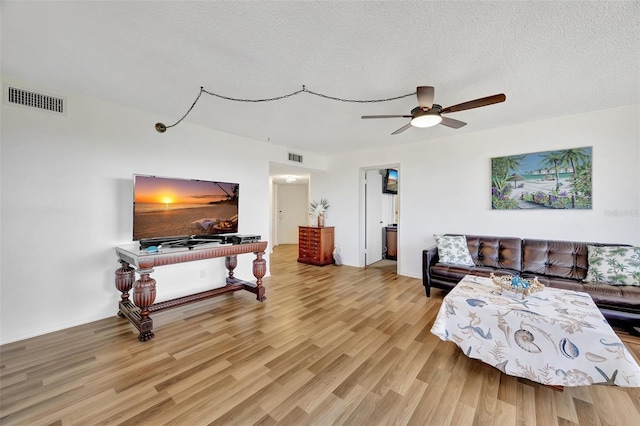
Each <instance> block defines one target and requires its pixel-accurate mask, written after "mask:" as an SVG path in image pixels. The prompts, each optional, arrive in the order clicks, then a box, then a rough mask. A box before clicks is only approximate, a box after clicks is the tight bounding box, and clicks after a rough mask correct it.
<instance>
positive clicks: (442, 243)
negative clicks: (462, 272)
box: [433, 235, 475, 266]
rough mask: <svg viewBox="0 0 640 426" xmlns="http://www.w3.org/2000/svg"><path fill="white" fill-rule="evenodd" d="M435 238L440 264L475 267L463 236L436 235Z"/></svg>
mask: <svg viewBox="0 0 640 426" xmlns="http://www.w3.org/2000/svg"><path fill="white" fill-rule="evenodd" d="M433 237H434V238H435V239H436V244H437V245H438V257H439V258H440V262H443V263H450V264H453V265H464V266H474V265H475V264H474V263H473V259H471V255H470V254H469V248H468V247H467V240H466V239H465V237H464V236H463V235H434V236H433Z"/></svg>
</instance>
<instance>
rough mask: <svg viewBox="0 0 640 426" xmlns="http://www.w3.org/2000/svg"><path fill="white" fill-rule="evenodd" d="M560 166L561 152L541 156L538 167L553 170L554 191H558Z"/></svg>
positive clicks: (551, 152)
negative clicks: (554, 176)
mask: <svg viewBox="0 0 640 426" xmlns="http://www.w3.org/2000/svg"><path fill="white" fill-rule="evenodd" d="M561 164H562V151H550V152H548V153H546V154H544V155H543V156H542V160H541V161H540V165H543V166H545V167H548V168H550V169H553V170H554V172H555V175H556V191H558V190H559V189H560V175H559V173H558V168H559V167H560V165H561Z"/></svg>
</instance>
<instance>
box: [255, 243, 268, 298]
mask: <svg viewBox="0 0 640 426" xmlns="http://www.w3.org/2000/svg"><path fill="white" fill-rule="evenodd" d="M263 254H264V252H256V258H255V259H254V260H253V276H254V277H256V295H257V297H256V299H257V300H259V301H260V302H263V301H265V300H266V299H267V296H265V295H264V287H263V286H262V277H264V274H266V273H267V261H266V260H264V259H263V258H262V255H263Z"/></svg>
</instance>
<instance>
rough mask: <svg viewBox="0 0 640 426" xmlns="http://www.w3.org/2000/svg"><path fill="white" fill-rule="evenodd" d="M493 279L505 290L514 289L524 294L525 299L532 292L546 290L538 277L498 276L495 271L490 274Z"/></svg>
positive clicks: (513, 290) (515, 291)
mask: <svg viewBox="0 0 640 426" xmlns="http://www.w3.org/2000/svg"><path fill="white" fill-rule="evenodd" d="M490 277H491V281H493V283H494V284H496V285H497V286H498V287H500V288H501V289H503V290H508V291H512V292H514V293H516V294H522V298H523V299H524V298H525V297H527V296H528V295H530V294H533V293H537V292H539V291H542V290H544V284H542V283H541V282H540V281H538V277H533V279H531V278H521V277H519V276H515V277H514V276H513V275H500V276H497V275H495V274H494V273H493V272H492V273H491V274H490Z"/></svg>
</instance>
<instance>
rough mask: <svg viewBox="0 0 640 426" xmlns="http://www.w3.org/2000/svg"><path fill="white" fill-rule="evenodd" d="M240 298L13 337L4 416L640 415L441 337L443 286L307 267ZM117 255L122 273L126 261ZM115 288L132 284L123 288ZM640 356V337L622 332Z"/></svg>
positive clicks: (236, 420) (377, 421)
mask: <svg viewBox="0 0 640 426" xmlns="http://www.w3.org/2000/svg"><path fill="white" fill-rule="evenodd" d="M296 250H297V246H279V247H277V248H276V251H275V252H274V254H273V255H272V256H271V273H272V276H271V277H270V278H268V279H266V280H265V286H266V290H267V293H266V294H267V297H268V299H267V300H266V301H265V302H264V303H260V302H257V301H256V300H255V296H254V295H253V294H250V293H248V292H236V293H234V294H227V295H224V296H222V297H219V298H215V299H211V300H208V301H202V302H198V303H197V304H192V305H189V306H185V307H181V308H176V309H173V310H168V311H164V312H161V313H157V314H156V315H155V316H154V322H155V332H156V337H155V338H154V339H152V340H151V341H149V342H144V343H142V342H138V341H137V339H136V336H137V331H136V330H135V328H133V327H132V326H131V325H129V323H128V322H127V321H126V320H124V319H121V318H118V317H117V316H116V315H115V313H116V310H117V309H116V306H114V316H113V318H108V319H105V320H101V321H97V322H93V323H91V324H87V325H83V326H80V327H75V328H72V329H68V330H64V331H60V332H56V333H51V334H48V335H45V336H40V337H36V338H33V339H28V340H24V341H21V342H16V343H11V344H7V345H4V346H2V347H0V355H1V360H0V377H1V380H2V383H1V389H2V390H1V412H0V423H2V424H3V425H13V424H25V425H49V424H56V425H60V424H62V425H71V424H74V425H75V424H77V425H94V424H105V425H111V424H130V425H141V424H150V425H161V424H172V425H200V424H221V425H222V424H224V425H227V424H228V425H253V424H259V425H305V424H318V425H331V424H345V425H404V424H411V425H447V424H452V425H468V424H478V425H483V424H486V425H499V424H505V425H516V424H517V425H521V424H522V425H527V424H530V425H533V424H538V425H545V426H547V425H573V424H576V425H578V424H579V425H600V424H602V425H605V424H606V425H613V424H616V425H638V424H640V389H638V388H636V389H629V388H617V387H606V386H590V387H581V388H566V389H565V390H564V391H563V392H559V391H556V390H553V389H550V388H548V387H544V386H541V385H538V384H535V383H532V382H529V381H527V380H521V379H517V378H514V377H510V376H506V375H504V374H501V373H500V372H499V371H498V370H496V369H494V368H492V367H489V366H486V365H485V364H483V363H481V362H479V361H475V360H471V359H469V358H467V357H466V356H464V355H463V354H462V353H461V351H460V350H459V349H458V348H457V346H455V345H454V344H453V343H450V342H442V341H440V340H439V339H438V338H437V337H435V336H434V335H432V334H431V333H430V332H429V330H430V329H431V326H432V323H433V321H434V318H435V316H436V314H437V312H438V308H439V306H440V304H441V301H442V297H443V295H442V293H441V292H440V291H439V290H435V291H433V293H434V295H433V296H432V297H431V298H430V299H428V298H426V297H425V295H424V291H423V287H422V285H421V281H420V280H418V279H411V278H406V277H401V276H397V275H395V274H393V273H390V272H387V271H384V270H380V269H376V268H367V269H360V268H353V267H348V266H333V265H329V266H325V267H316V266H309V265H303V264H298V263H297V262H296ZM116 266H117V264H116V265H114V270H115V267H116ZM114 292H116V289H115V287H114ZM619 334H620V336H621V338H622V339H623V340H624V341H625V343H626V344H627V347H628V348H629V349H630V350H631V351H632V352H633V353H634V356H635V357H636V358H639V357H640V339H639V338H637V337H632V336H629V335H628V334H625V333H623V332H620V333H619Z"/></svg>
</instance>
